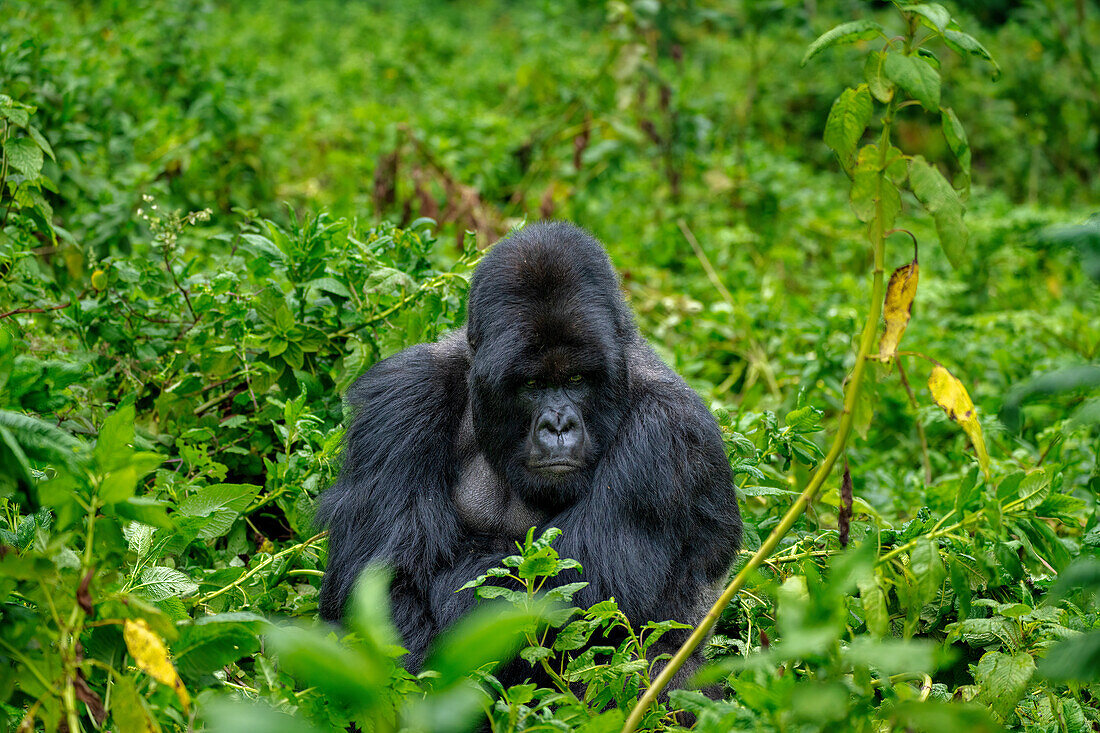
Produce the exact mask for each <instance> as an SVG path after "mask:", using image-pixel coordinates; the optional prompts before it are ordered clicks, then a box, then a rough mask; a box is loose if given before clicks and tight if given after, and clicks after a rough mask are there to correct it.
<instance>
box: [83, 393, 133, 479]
mask: <svg viewBox="0 0 1100 733" xmlns="http://www.w3.org/2000/svg"><path fill="white" fill-rule="evenodd" d="M132 442H134V406H133V405H125V406H123V407H120V408H119V409H117V410H115V411H114V412H113V413H111V414H110V415H108V416H107V419H105V420H104V421H103V427H102V428H100V430H99V435H98V436H96V441H95V449H94V450H93V451H92V455H93V457H94V458H95V460H96V463H97V465H98V468H100V469H101V470H104V471H109V470H111V469H112V468H115V467H116V466H121V465H125V464H126V462H127V461H128V460H129V458H130V455H131V452H132V451H131V450H130V447H129V446H130V443H132Z"/></svg>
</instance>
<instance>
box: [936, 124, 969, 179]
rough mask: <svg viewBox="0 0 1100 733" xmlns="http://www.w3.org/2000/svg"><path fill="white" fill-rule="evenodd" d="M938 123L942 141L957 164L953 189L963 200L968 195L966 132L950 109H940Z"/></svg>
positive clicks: (967, 143)
mask: <svg viewBox="0 0 1100 733" xmlns="http://www.w3.org/2000/svg"><path fill="white" fill-rule="evenodd" d="M940 113H941V115H940V123H941V128H942V129H943V139H944V140H945V141H947V147H948V148H950V149H951V154H952V155H954V156H955V160H957V161H958V162H959V175H958V176H956V177H955V188H956V189H958V191H959V192H960V194H961V195H962V197H963V198H966V197H967V196H969V195H970V142H969V140H967V137H966V130H965V129H963V126H962V123H961V122H959V118H958V117H957V116H956V115H955V111H954V110H953V109H951V108H950V107H941V108H940Z"/></svg>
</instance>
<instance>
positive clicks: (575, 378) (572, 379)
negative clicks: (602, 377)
mask: <svg viewBox="0 0 1100 733" xmlns="http://www.w3.org/2000/svg"><path fill="white" fill-rule="evenodd" d="M583 381H584V377H582V376H581V375H580V374H574V375H573V376H571V377H570V378H569V382H570V384H580V383H581V382H583Z"/></svg>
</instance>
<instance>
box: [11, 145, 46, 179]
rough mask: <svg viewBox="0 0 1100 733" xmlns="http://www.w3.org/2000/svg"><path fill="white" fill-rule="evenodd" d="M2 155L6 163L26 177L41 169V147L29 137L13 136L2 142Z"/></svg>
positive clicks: (31, 176) (34, 175)
mask: <svg viewBox="0 0 1100 733" xmlns="http://www.w3.org/2000/svg"><path fill="white" fill-rule="evenodd" d="M4 157H5V158H6V159H7V161H8V164H9V165H10V166H11V167H12V168H15V170H17V171H19V172H20V173H22V174H23V175H24V176H26V177H27V178H34V177H36V176H37V175H38V174H39V173H40V172H41V171H42V163H43V161H44V159H43V157H42V148H40V147H38V144H37V143H35V141H34V140H32V139H31V138H29V137H13V138H10V139H8V140H6V141H5V142H4Z"/></svg>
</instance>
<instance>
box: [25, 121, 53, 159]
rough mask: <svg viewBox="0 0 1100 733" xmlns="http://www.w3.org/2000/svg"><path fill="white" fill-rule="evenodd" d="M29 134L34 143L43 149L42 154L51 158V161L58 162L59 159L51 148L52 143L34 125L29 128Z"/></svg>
mask: <svg viewBox="0 0 1100 733" xmlns="http://www.w3.org/2000/svg"><path fill="white" fill-rule="evenodd" d="M27 134H28V135H30V136H31V138H33V139H34V142H35V143H36V144H37V145H38V147H40V148H42V152H44V153H45V154H46V155H48V156H50V160H57V158H56V157H54V154H53V148H52V147H50V141H49V140H47V139H46V136H45V135H43V134H42V133H41V132H39V131H38V128H37V127H35V126H34V125H30V126H28V127H27Z"/></svg>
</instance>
